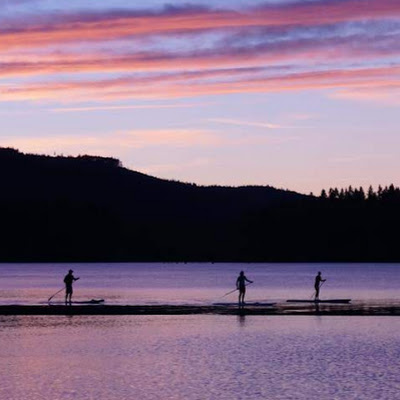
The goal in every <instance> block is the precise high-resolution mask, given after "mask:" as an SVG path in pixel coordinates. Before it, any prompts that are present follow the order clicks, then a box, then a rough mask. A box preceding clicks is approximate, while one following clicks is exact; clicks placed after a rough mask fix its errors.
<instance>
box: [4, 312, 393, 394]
mask: <svg viewBox="0 0 400 400" xmlns="http://www.w3.org/2000/svg"><path fill="white" fill-rule="evenodd" d="M399 330H400V319H398V318H395V317H394V318H393V317H309V316H308V317H307V316H290V317H282V316H279V317H278V316H277V317H256V316H252V317H249V316H247V317H244V316H242V317H239V316H237V317H236V316H215V315H211V316H204V315H202V316H193V315H188V316H101V317H81V316H74V317H62V316H55V317H0V340H1V343H2V346H1V347H0V359H1V367H2V373H1V375H0V398H2V399H7V400H23V399H29V400H36V399H53V400H56V399H63V400H69V399H79V400H84V399H88V400H89V399H106V400H113V399H116V400H117V399H118V400H124V399H127V400H128V399H143V400H147V399H157V400H158V399H190V400H192V399H193V400H204V399H220V400H223V399H229V400H231V399H246V400H251V399H271V400H279V399H284V400H288V399H296V400H298V399H307V400H312V399H316V400H317V399H318V400H333V399H340V400H350V399H354V400H356V399H357V400H363V399H368V400H378V399H379V400H385V399H387V400H394V399H398V398H399V395H400V384H399V379H398V376H399V372H400V369H399V357H400V337H399V335H398V332H399Z"/></svg>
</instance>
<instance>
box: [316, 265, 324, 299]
mask: <svg viewBox="0 0 400 400" xmlns="http://www.w3.org/2000/svg"><path fill="white" fill-rule="evenodd" d="M325 281H326V279H322V276H321V271H318V275H317V276H316V277H315V283H314V289H315V297H314V300H319V289H320V287H321V285H322V282H325Z"/></svg>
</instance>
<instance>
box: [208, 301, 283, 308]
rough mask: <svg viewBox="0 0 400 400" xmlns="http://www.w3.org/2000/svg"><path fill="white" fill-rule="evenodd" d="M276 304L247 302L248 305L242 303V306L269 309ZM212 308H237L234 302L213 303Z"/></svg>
mask: <svg viewBox="0 0 400 400" xmlns="http://www.w3.org/2000/svg"><path fill="white" fill-rule="evenodd" d="M275 304H276V303H259V302H249V303H244V306H245V307H246V306H249V307H271V306H274V305H275ZM212 305H213V306H225V307H228V306H238V305H239V304H238V302H237V301H236V302H235V303H213V304H212Z"/></svg>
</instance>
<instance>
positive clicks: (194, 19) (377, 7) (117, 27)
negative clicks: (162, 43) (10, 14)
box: [0, 0, 400, 50]
mask: <svg viewBox="0 0 400 400" xmlns="http://www.w3.org/2000/svg"><path fill="white" fill-rule="evenodd" d="M399 16H400V3H399V1H398V0H325V1H310V2H303V1H301V2H300V1H299V2H297V3H286V4H280V5H279V4H278V5H271V4H265V5H262V6H258V7H248V8H246V9H243V10H240V11H238V10H230V9H225V10H224V9H218V10H216V9H207V8H204V7H188V6H183V7H167V8H165V9H164V10H161V11H160V12H154V11H147V12H144V11H127V10H123V11H119V10H107V11H104V12H95V13H90V12H80V13H76V14H66V15H59V16H57V15H56V16H55V15H50V16H42V17H40V18H37V19H35V18H32V19H31V20H27V18H26V17H25V18H24V20H23V21H15V20H14V21H10V20H9V21H8V22H7V21H6V22H7V23H6V24H5V27H4V28H3V29H2V30H0V39H1V40H0V49H2V50H6V49H11V48H14V47H20V48H27V47H32V46H49V45H52V44H56V43H58V44H59V43H68V42H82V41H110V40H115V39H121V38H126V37H131V36H135V35H141V36H143V35H156V34H157V35H161V34H168V33H175V34H180V35H182V34H185V33H193V32H199V31H208V30H215V29H239V28H243V27H284V26H319V25H322V24H334V23H340V22H348V21H366V20H377V19H382V18H396V17H399Z"/></svg>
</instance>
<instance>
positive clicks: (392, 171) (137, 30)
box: [0, 0, 400, 193]
mask: <svg viewBox="0 0 400 400" xmlns="http://www.w3.org/2000/svg"><path fill="white" fill-rule="evenodd" d="M399 78H400V1H399V0H297V1H296V0H290V1H289V0H273V1H272V0H270V1H266V0H264V1H260V0H259V1H256V0H254V1H252V0H229V1H228V0H224V1H223V0H212V1H211V0H207V1H206V0H197V1H193V0H187V1H170V2H165V1H161V0H146V1H142V2H139V1H128V0H107V1H101V0H68V1H65V0H0V146H3V147H13V148H16V149H19V150H20V151H22V152H29V153H39V154H49V155H54V154H56V155H61V154H63V155H73V156H76V155H82V154H91V155H102V156H112V157H115V158H118V159H120V160H121V161H122V163H123V165H124V166H125V167H127V168H130V169H133V170H136V171H140V172H144V173H147V174H150V175H154V176H157V177H160V178H166V179H175V180H181V181H185V182H193V183H197V184H202V185H213V184H217V185H232V186H239V185H271V186H275V187H278V188H285V189H290V190H295V191H298V192H301V193H309V192H313V193H319V192H320V191H321V189H322V188H329V187H345V186H349V185H353V186H364V187H365V188H366V187H368V186H369V185H373V186H374V187H375V188H376V187H377V186H378V185H379V184H381V185H387V184H390V183H394V184H395V185H400V175H399V173H398V172H399V170H400V129H399V126H400V113H399V107H400V79H399Z"/></svg>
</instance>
